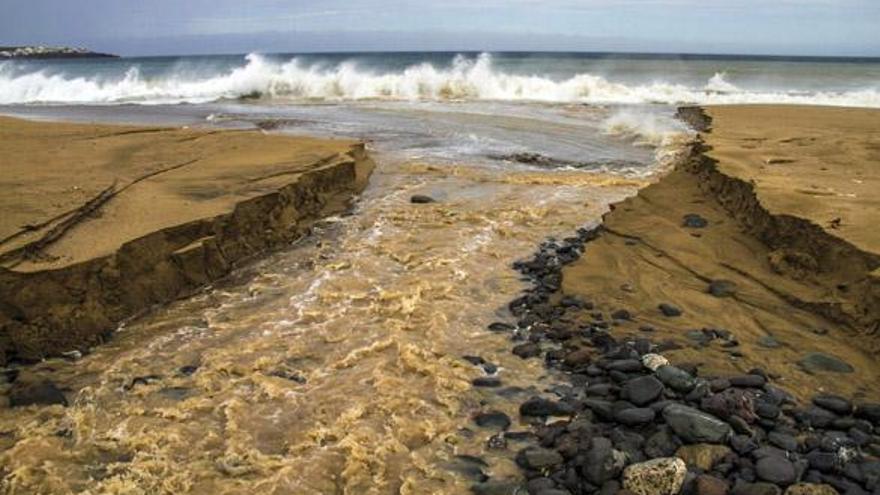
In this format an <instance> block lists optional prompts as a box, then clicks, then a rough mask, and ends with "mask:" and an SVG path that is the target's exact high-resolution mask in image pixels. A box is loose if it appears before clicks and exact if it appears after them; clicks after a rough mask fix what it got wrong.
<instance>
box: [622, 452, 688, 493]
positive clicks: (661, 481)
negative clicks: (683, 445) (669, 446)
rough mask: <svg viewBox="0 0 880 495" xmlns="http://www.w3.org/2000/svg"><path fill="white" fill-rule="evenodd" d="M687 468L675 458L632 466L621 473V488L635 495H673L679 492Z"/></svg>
mask: <svg viewBox="0 0 880 495" xmlns="http://www.w3.org/2000/svg"><path fill="white" fill-rule="evenodd" d="M686 474H687V466H685V463H684V461H682V460H681V459H678V458H675V457H665V458H660V459H653V460H650V461H646V462H640V463H638V464H632V465H630V466H628V467H627V468H626V469H625V470H624V471H623V487H624V488H625V489H627V490H629V491H631V492H632V493H634V494H635V495H675V494H677V493H678V492H679V491H680V490H681V486H682V484H684V478H685V475H686Z"/></svg>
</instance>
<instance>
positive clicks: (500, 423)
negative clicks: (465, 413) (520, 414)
mask: <svg viewBox="0 0 880 495" xmlns="http://www.w3.org/2000/svg"><path fill="white" fill-rule="evenodd" d="M474 422H475V423H477V425H478V426H482V427H484V428H498V429H501V430H506V429H508V428H510V417H509V416H508V415H506V414H504V413H503V412H501V411H489V412H484V413H480V414H477V415H476V416H475V417H474Z"/></svg>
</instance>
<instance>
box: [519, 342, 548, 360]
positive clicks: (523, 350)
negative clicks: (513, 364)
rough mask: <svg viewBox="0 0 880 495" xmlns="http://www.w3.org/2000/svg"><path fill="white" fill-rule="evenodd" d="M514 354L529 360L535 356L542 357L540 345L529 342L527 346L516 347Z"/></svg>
mask: <svg viewBox="0 0 880 495" xmlns="http://www.w3.org/2000/svg"><path fill="white" fill-rule="evenodd" d="M512 352H513V353H514V354H515V355H517V356H519V357H520V358H522V359H528V358H533V357H535V356H540V355H541V348H540V347H538V344H535V343H533V342H527V343H525V344H520V345H518V346H516V347H514V348H513V351H512Z"/></svg>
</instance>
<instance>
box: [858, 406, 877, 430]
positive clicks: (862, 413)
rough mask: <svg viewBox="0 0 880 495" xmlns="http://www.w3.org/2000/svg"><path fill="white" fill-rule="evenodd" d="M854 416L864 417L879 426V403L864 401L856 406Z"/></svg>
mask: <svg viewBox="0 0 880 495" xmlns="http://www.w3.org/2000/svg"><path fill="white" fill-rule="evenodd" d="M855 416H856V417H857V418H864V419H866V420H868V421H870V422H871V423H874V424H875V425H877V426H880V404H878V403H864V404H859V405H858V407H856V411H855Z"/></svg>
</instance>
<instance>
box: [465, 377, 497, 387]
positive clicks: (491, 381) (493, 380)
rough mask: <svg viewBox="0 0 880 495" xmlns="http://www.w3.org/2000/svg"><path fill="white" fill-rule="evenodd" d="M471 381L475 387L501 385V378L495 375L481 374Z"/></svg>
mask: <svg viewBox="0 0 880 495" xmlns="http://www.w3.org/2000/svg"><path fill="white" fill-rule="evenodd" d="M471 383H472V384H473V386H475V387H485V388H497V387H500V386H501V379H500V378H498V377H495V376H481V377H478V378H474V379H473V380H472V381H471Z"/></svg>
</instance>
